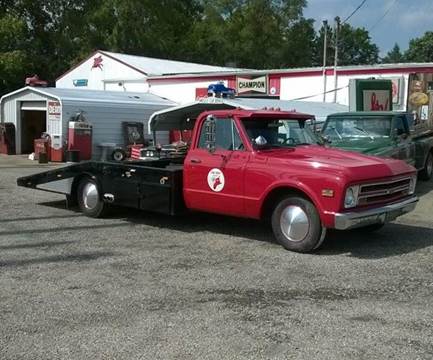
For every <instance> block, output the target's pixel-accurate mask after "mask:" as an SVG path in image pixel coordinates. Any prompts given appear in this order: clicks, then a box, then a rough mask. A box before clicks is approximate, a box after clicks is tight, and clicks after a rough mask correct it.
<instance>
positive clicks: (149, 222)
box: [0, 155, 433, 360]
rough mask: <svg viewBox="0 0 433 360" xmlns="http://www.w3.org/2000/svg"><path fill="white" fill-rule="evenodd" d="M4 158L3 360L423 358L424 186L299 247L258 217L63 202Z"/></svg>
mask: <svg viewBox="0 0 433 360" xmlns="http://www.w3.org/2000/svg"><path fill="white" fill-rule="evenodd" d="M43 168H47V166H46V165H45V166H44V167H43V166H41V165H35V164H34V163H32V162H30V161H28V160H25V159H23V158H21V157H6V156H1V155H0V289H1V290H0V359H2V360H5V359H32V360H33V359H333V360H337V359H345V360H346V359H369V360H370V359H397V358H398V359H432V358H433V342H432V339H433V305H432V295H433V276H432V272H433V221H432V213H433V182H429V183H419V185H418V193H419V195H420V198H421V201H420V203H419V206H418V207H417V209H416V210H415V211H414V212H412V213H410V214H407V215H405V216H404V217H401V218H400V219H399V220H398V221H397V222H395V223H392V224H389V225H388V226H386V227H385V228H384V229H383V230H381V231H379V232H378V233H376V234H370V235H362V234H360V233H357V232H345V233H343V232H342V233H331V234H329V235H328V236H327V240H326V242H325V244H324V246H323V247H322V249H321V250H320V251H318V252H317V253H315V254H312V255H302V254H296V253H291V252H288V251H285V250H284V249H283V248H282V247H280V246H279V245H277V244H275V243H274V242H273V241H272V234H271V231H270V229H269V228H267V227H265V226H263V225H262V224H260V223H258V222H254V221H248V220H239V219H233V218H227V217H222V216H214V215H206V214H195V215H190V216H188V217H181V218H170V217H163V216H159V215H153V214H150V213H145V212H136V211H131V210H125V209H119V211H117V212H116V213H114V214H113V215H111V216H110V217H109V218H107V219H90V218H86V217H84V216H82V215H81V214H80V213H78V212H76V211H71V210H66V209H65V202H64V198H63V197H62V196H59V195H56V194H50V193H44V192H40V191H34V190H30V189H23V188H18V187H17V186H16V183H15V181H16V178H17V177H19V176H22V175H28V174H31V173H35V172H38V171H41V169H43Z"/></svg>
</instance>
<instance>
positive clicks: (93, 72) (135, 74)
mask: <svg viewBox="0 0 433 360" xmlns="http://www.w3.org/2000/svg"><path fill="white" fill-rule="evenodd" d="M99 56H102V64H101V67H100V68H99V67H97V68H92V66H93V63H94V60H93V59H94V58H95V57H99ZM144 76H145V75H144V74H143V73H141V72H139V71H137V70H134V69H131V68H130V67H129V66H126V65H123V64H122V63H120V62H119V61H116V60H113V59H112V58H110V57H108V56H105V55H102V54H100V53H96V54H95V55H94V56H92V57H91V58H90V59H88V60H86V61H84V62H83V63H82V64H80V65H78V66H77V67H76V68H74V69H72V70H71V71H70V72H69V73H67V74H66V75H64V76H63V77H61V78H60V79H58V80H57V81H56V87H58V88H63V89H74V88H75V89H93V90H104V80H111V79H124V80H127V79H133V80H136V79H137V78H142V77H144ZM74 80H87V86H82V87H81V86H80V87H76V86H75V85H74ZM111 90H113V89H111Z"/></svg>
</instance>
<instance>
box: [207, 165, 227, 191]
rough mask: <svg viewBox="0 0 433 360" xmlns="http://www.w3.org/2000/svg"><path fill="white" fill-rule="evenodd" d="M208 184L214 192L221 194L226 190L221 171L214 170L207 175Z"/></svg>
mask: <svg viewBox="0 0 433 360" xmlns="http://www.w3.org/2000/svg"><path fill="white" fill-rule="evenodd" d="M207 183H208V185H209V187H210V188H211V190H212V191H215V192H220V191H221V190H222V189H224V185H225V178H224V174H223V172H222V171H221V170H220V169H212V170H210V171H209V173H208V174H207Z"/></svg>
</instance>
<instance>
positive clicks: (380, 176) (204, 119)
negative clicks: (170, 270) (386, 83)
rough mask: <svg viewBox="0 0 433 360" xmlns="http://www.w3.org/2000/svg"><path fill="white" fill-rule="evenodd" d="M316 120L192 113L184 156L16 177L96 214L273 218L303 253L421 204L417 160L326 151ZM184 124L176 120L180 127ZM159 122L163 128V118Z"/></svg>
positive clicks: (271, 113) (281, 234)
mask: <svg viewBox="0 0 433 360" xmlns="http://www.w3.org/2000/svg"><path fill="white" fill-rule="evenodd" d="M312 118H313V116H311V115H308V114H302V113H297V112H284V111H276V110H254V111H252V110H239V109H236V110H214V111H205V112H203V113H201V114H199V115H198V116H196V117H195V118H192V119H188V122H189V124H188V127H189V128H190V129H191V128H193V136H192V141H191V144H190V147H189V149H188V151H187V153H186V155H184V156H180V157H179V156H178V157H176V156H174V157H169V158H154V159H149V160H146V161H125V162H122V163H119V162H109V161H108V162H100V161H89V162H82V163H78V164H75V165H70V166H66V167H63V168H59V169H56V170H50V171H46V172H43V173H39V174H35V175H31V176H26V177H21V178H19V179H18V180H17V183H18V185H19V186H24V187H28V188H34V189H39V190H45V191H52V192H56V193H61V194H65V195H66V198H67V201H68V203H77V204H78V206H79V208H80V209H81V211H82V212H83V213H84V214H85V215H87V216H91V217H101V216H103V215H104V213H105V212H106V211H107V210H108V208H109V207H111V206H112V205H119V206H127V207H133V208H136V209H142V210H148V211H153V212H158V213H161V214H168V215H177V214H180V213H184V212H185V211H187V210H188V211H189V210H191V211H203V212H209V213H218V214H224V215H230V216H237V217H244V218H253V219H269V220H270V222H271V224H272V229H273V233H274V235H275V238H276V240H277V241H278V242H279V243H280V244H281V245H282V246H284V247H285V248H286V249H288V250H292V251H298V252H310V251H313V250H314V249H317V248H318V247H319V246H320V245H321V244H322V242H323V240H324V238H325V234H326V230H327V229H330V228H335V229H340V230H346V229H353V228H358V227H362V228H364V229H365V230H376V229H378V228H380V227H382V226H383V225H384V224H385V223H386V222H389V221H392V220H394V219H395V218H397V217H398V216H400V215H402V214H404V213H407V212H409V211H411V210H413V209H414V208H415V206H416V203H417V201H418V199H417V197H416V196H415V195H414V192H415V185H416V170H415V169H414V168H413V167H412V166H410V165H409V164H406V163H405V162H403V161H400V160H394V159H381V158H378V157H372V156H366V155H362V154H357V153H351V152H347V151H341V150H338V149H331V148H328V147H326V146H324V144H323V142H322V141H321V140H320V138H319V137H317V136H316V135H315V134H314V133H313V132H312V131H311V130H310V128H309V127H308V126H305V123H306V122H307V120H311V119H312ZM183 123H185V119H179V122H178V123H177V124H174V123H173V124H171V125H170V126H172V128H173V129H178V130H179V129H182V127H181V126H180V125H181V124H183ZM151 125H152V124H151ZM152 126H153V127H152V130H153V131H158V130H159V129H158V128H159V125H158V122H155V124H153V125H152ZM161 129H163V130H167V124H165V126H162V127H161Z"/></svg>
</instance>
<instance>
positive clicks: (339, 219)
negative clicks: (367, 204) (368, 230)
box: [334, 196, 418, 230]
mask: <svg viewBox="0 0 433 360" xmlns="http://www.w3.org/2000/svg"><path fill="white" fill-rule="evenodd" d="M417 202H418V198H417V197H416V196H413V197H411V198H409V199H406V200H403V201H400V202H398V203H394V204H390V205H385V206H382V207H380V208H375V209H369V210H365V211H359V212H347V213H336V214H334V215H335V228H336V229H338V230H348V229H355V228H359V227H363V226H368V225H373V224H384V223H386V222H389V221H392V220H395V219H396V218H398V217H399V216H400V215H403V214H406V213H408V212H411V211H412V210H413V209H415V206H416V203H417Z"/></svg>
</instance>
